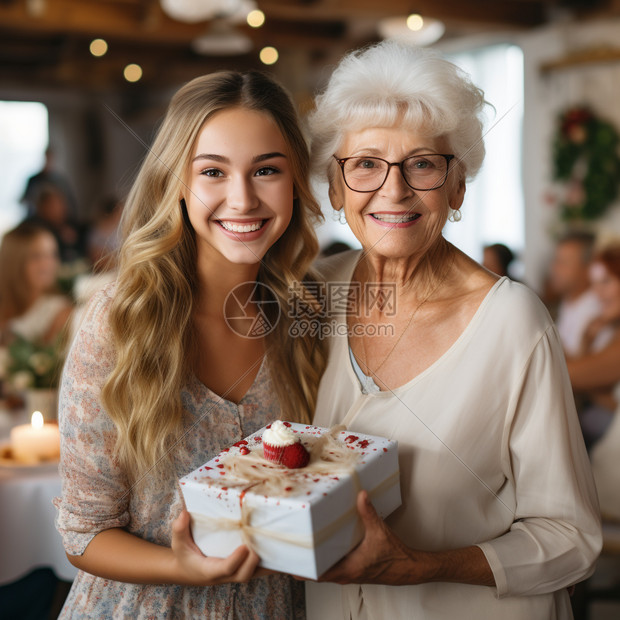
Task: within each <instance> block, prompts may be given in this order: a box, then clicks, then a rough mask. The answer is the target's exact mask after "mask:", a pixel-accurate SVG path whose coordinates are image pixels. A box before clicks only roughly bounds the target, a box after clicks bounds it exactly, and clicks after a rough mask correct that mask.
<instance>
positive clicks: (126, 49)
mask: <svg viewBox="0 0 620 620" xmlns="http://www.w3.org/2000/svg"><path fill="white" fill-rule="evenodd" d="M185 1H186V2H187V1H188V0H185ZM189 1H191V0H189ZM207 1H208V0H195V3H196V4H199V3H201V2H207ZM231 1H232V0H231ZM236 1H239V0H236ZM256 4H257V5H258V8H260V9H261V10H262V11H263V12H264V14H265V16H266V21H265V24H264V25H263V26H262V27H261V28H250V27H249V26H248V25H246V24H245V23H235V24H232V23H230V22H229V21H226V20H222V19H218V20H210V21H201V22H199V23H183V22H180V21H176V20H174V19H171V18H170V17H168V16H167V15H166V14H165V13H164V11H163V10H162V7H161V4H160V0H0V82H1V83H2V84H4V85H5V86H6V85H17V86H24V85H30V86H32V85H33V84H36V85H37V86H52V87H59V86H60V87H63V88H76V87H79V88H82V89H84V88H85V89H92V90H94V91H96V90H100V89H124V88H161V87H166V86H169V85H174V84H178V83H179V82H182V81H185V80H187V79H190V78H192V77H194V76H195V75H198V74H201V73H205V72H208V71H211V70H214V69H218V68H226V67H234V68H239V69H247V68H253V67H256V68H260V67H262V66H263V65H261V63H260V61H259V59H258V52H259V50H260V49H261V48H262V47H264V46H267V45H269V46H274V47H275V48H277V49H278V50H279V53H280V58H281V60H282V61H286V58H287V56H289V57H294V58H298V59H299V58H300V55H302V56H303V58H304V59H305V63H306V65H307V66H311V64H312V63H316V64H317V65H319V64H324V63H325V62H332V61H333V60H335V59H336V58H338V57H339V56H340V55H341V54H342V53H343V52H344V51H345V50H347V49H351V48H354V47H359V46H360V45H363V44H365V43H368V42H371V41H375V40H377V39H378V34H377V24H378V22H379V21H380V20H381V19H383V18H387V17H394V16H401V15H407V14H409V13H411V12H414V11H415V12H417V13H420V14H422V15H424V16H428V17H434V18H438V19H440V20H442V21H443V22H444V23H445V26H446V33H445V35H444V39H449V38H454V37H458V36H462V35H466V34H474V33H485V32H500V31H501V32H505V31H515V30H516V31H519V30H521V31H522V30H524V29H531V28H535V27H539V26H542V25H544V24H546V23H549V22H550V21H551V20H554V19H558V18H560V17H565V16H566V15H569V16H570V17H573V18H578V19H588V18H591V17H592V18H594V17H599V18H600V17H601V16H611V15H614V16H620V0H507V1H500V0H469V1H468V2H464V1H463V0H441V1H438V0H256ZM214 26H219V27H225V28H227V29H228V32H229V33H231V31H232V32H233V33H237V34H241V35H243V36H245V37H248V38H249V39H250V40H251V43H252V48H251V49H250V51H248V52H246V53H243V54H240V55H232V54H228V55H227V54H223V55H222V54H217V55H213V54H200V53H197V52H196V51H195V50H194V49H193V47H192V41H195V40H196V39H199V38H200V37H202V36H204V35H205V33H207V31H208V30H209V29H210V28H213V27H214ZM97 37H101V38H104V39H106V40H107V42H108V44H109V50H108V52H107V54H106V55H105V56H103V57H100V58H95V57H93V56H92V55H91V54H90V53H89V51H88V50H89V44H90V42H91V40H92V39H93V38H97ZM130 62H133V63H137V64H139V65H140V66H141V67H142V69H143V78H142V80H141V81H140V82H139V83H138V84H139V86H138V85H136V84H133V85H129V84H127V83H126V82H125V81H124V79H123V76H122V71H123V67H124V66H125V65H126V64H128V63H130Z"/></svg>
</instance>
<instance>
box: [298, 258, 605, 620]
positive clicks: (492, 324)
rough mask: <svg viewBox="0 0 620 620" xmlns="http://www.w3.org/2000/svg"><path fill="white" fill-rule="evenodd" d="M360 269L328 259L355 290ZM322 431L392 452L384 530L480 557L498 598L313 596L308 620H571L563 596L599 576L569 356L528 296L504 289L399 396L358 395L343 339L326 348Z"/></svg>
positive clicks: (382, 591)
mask: <svg viewBox="0 0 620 620" xmlns="http://www.w3.org/2000/svg"><path fill="white" fill-rule="evenodd" d="M358 257H359V252H355V251H354V252H348V253H346V254H342V255H336V256H334V257H332V258H331V259H330V260H329V261H326V262H325V263H324V264H323V269H322V271H323V274H324V276H325V278H326V280H327V282H330V281H331V282H341V283H342V282H350V280H351V276H352V274H353V271H354V268H355V265H356V263H357V260H358ZM328 290H329V289H328ZM336 320H337V322H339V323H346V320H345V317H344V316H340V317H338V318H337V319H336ZM414 327H415V326H414ZM337 333H338V334H342V333H343V331H342V330H339V331H338V332H337ZM345 333H346V332H345ZM411 355H415V351H411ZM315 423H316V424H318V425H320V426H331V425H333V424H337V423H344V424H346V425H347V426H348V427H349V428H350V429H352V430H355V431H359V432H361V433H370V434H376V435H383V436H385V437H389V438H390V439H396V440H398V442H399V463H400V477H401V492H402V497H403V504H402V506H401V507H400V508H399V509H398V510H397V511H396V512H394V513H393V514H392V515H391V516H390V517H388V519H387V523H388V524H389V525H390V527H391V528H393V529H394V531H395V532H396V534H397V535H398V536H399V537H400V538H401V539H402V540H403V541H404V542H405V544H407V545H409V546H410V547H412V548H416V549H422V550H428V551H434V550H448V549H456V548H462V547H467V546H470V545H478V546H479V547H480V548H481V549H482V551H483V553H484V554H485V556H486V558H487V560H488V562H489V564H490V567H491V569H492V571H493V575H494V577H495V581H496V584H497V587H496V588H492V587H485V586H471V585H465V584H452V583H428V584H423V585H418V586H382V585H350V586H337V585H334V584H309V585H308V586H307V605H308V613H309V618H310V619H313V618H316V619H320V620H330V619H332V618H343V619H346V620H349V618H352V619H358V618H359V619H368V618H372V619H377V620H383V619H384V618H394V619H396V618H420V619H423V620H433V619H437V620H440V619H441V620H445V619H447V618H459V620H469V619H471V620H481V619H487V618H488V619H495V618H502V620H511V619H515V620H516V619H517V618H518V619H522V618H528V619H531V620H535V619H539V618H540V619H542V618H545V619H548V618H570V617H571V611H570V602H569V596H568V593H567V590H566V588H567V586H569V585H571V584H574V583H576V582H578V581H580V580H582V579H584V578H586V577H587V576H588V575H590V574H591V573H592V571H593V564H594V561H595V559H596V557H597V556H598V554H599V551H600V548H601V530H600V518H599V511H598V504H597V499H596V492H595V489H594V484H593V480H592V474H591V472H590V466H589V462H588V457H587V454H586V451H585V448H584V444H583V439H582V436H581V431H580V428H579V423H578V420H577V415H576V412H575V406H574V402H573V395H572V390H571V386H570V382H569V378H568V374H567V371H566V366H565V363H564V356H563V352H562V347H561V345H560V342H559V339H558V335H557V332H556V330H555V327H554V325H553V323H552V321H551V319H550V317H549V315H548V313H547V311H546V309H545V308H544V306H543V305H542V303H541V302H540V301H539V300H538V298H537V297H536V296H535V295H534V294H533V293H532V292H531V291H530V290H529V289H528V288H527V287H525V286H523V285H521V284H518V283H515V282H512V281H511V280H509V279H507V278H502V279H500V280H499V281H498V282H497V283H496V284H495V285H494V287H493V288H492V289H491V291H490V292H489V293H488V294H487V296H486V297H485V299H484V301H483V302H482V304H481V305H480V307H479V308H478V310H477V312H476V314H475V315H474V317H473V319H472V320H471V322H470V323H469V325H468V326H467V328H466V329H465V330H464V331H463V333H462V334H461V336H460V337H459V338H458V340H457V341H456V342H455V343H454V344H453V345H452V346H451V347H450V349H449V350H448V351H447V352H446V353H445V354H444V355H442V356H441V357H440V358H439V359H438V360H437V361H436V362H435V363H434V364H432V365H431V366H430V367H429V368H427V369H426V370H425V371H424V372H422V373H421V374H419V375H418V376H417V377H415V378H414V379H412V380H411V381H409V382H408V383H406V384H405V385H402V386H401V387H399V388H397V389H395V390H393V391H383V392H376V393H370V394H364V393H363V392H362V390H361V386H360V382H359V380H358V378H357V376H356V374H355V372H354V370H353V368H352V365H351V360H350V359H349V352H348V341H347V337H346V335H344V336H343V335H334V336H332V337H331V342H330V358H329V364H328V366H327V370H326V372H325V374H324V377H323V380H322V382H321V387H320V391H319V398H318V404H317V410H316V417H315Z"/></svg>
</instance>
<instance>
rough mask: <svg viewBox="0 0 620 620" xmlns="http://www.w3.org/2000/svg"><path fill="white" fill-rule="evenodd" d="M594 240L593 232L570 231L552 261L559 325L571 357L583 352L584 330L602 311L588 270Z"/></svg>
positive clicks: (559, 243)
mask: <svg viewBox="0 0 620 620" xmlns="http://www.w3.org/2000/svg"><path fill="white" fill-rule="evenodd" d="M594 241H595V238H594V235H592V234H590V233H586V232H570V233H568V234H566V235H565V236H564V237H563V238H562V239H560V241H559V242H558V244H557V246H556V248H555V254H554V256H553V260H552V262H551V269H550V274H549V288H550V292H551V293H552V294H553V295H555V296H557V299H558V306H557V313H556V325H557V328H558V331H559V332H560V339H561V340H562V345H563V346H564V351H565V352H566V354H567V355H569V356H575V355H578V354H580V353H582V352H583V351H582V342H583V336H584V333H585V330H586V328H587V327H588V325H589V324H590V322H591V321H592V320H594V319H595V318H596V317H597V316H599V314H600V310H601V304H600V301H599V299H598V297H597V295H595V293H594V291H593V290H592V289H591V287H590V277H589V271H588V270H589V267H590V261H591V259H592V252H593V249H594Z"/></svg>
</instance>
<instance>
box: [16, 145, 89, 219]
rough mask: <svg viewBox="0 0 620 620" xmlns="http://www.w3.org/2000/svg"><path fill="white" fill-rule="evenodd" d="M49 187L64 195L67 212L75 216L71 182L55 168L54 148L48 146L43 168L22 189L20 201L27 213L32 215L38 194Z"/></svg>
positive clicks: (75, 202) (75, 209)
mask: <svg viewBox="0 0 620 620" xmlns="http://www.w3.org/2000/svg"><path fill="white" fill-rule="evenodd" d="M49 187H52V188H54V189H56V190H57V191H58V192H60V193H61V194H62V195H63V196H64V198H65V201H66V203H67V207H68V209H69V214H70V215H71V217H72V218H77V216H78V213H77V201H76V199H75V195H74V193H73V189H72V187H71V183H70V181H69V179H68V178H67V176H66V175H64V174H63V173H62V172H60V171H59V170H57V168H56V164H55V157H54V150H53V148H52V147H51V146H48V147H47V149H46V150H45V162H44V164H43V168H42V169H41V170H40V171H39V172H37V173H36V174H33V175H32V176H31V177H30V178H29V179H28V180H27V181H26V188H25V189H24V194H23V196H22V198H21V202H22V204H23V205H24V206H25V207H26V214H27V215H29V216H30V215H34V213H35V206H36V203H37V200H38V198H39V194H40V193H41V192H42V191H43V190H44V189H46V188H49Z"/></svg>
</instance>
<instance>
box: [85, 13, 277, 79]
mask: <svg viewBox="0 0 620 620" xmlns="http://www.w3.org/2000/svg"><path fill="white" fill-rule="evenodd" d="M246 22H247V24H248V26H250V27H251V28H260V27H261V26H263V24H264V23H265V14H264V13H263V12H262V11H261V10H260V9H253V10H251V11H250V12H249V13H248V14H247V16H246ZM89 49H90V53H91V54H92V55H93V56H95V57H97V58H100V57H102V56H105V55H106V54H107V53H108V50H109V45H108V42H107V41H106V40H105V39H101V38H98V39H93V40H92V41H91V42H90V46H89ZM258 57H259V58H260V61H261V62H262V63H263V64H265V65H273V64H275V63H276V62H277V61H278V58H279V54H278V50H277V49H276V48H275V47H273V46H270V45H268V46H265V47H263V48H262V49H261V50H260V52H259V54H258ZM142 75H143V70H142V67H141V66H140V65H139V64H137V63H129V64H128V65H126V66H125V68H124V69H123V77H124V78H125V80H126V81H127V82H138V81H140V80H141V79H142Z"/></svg>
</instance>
